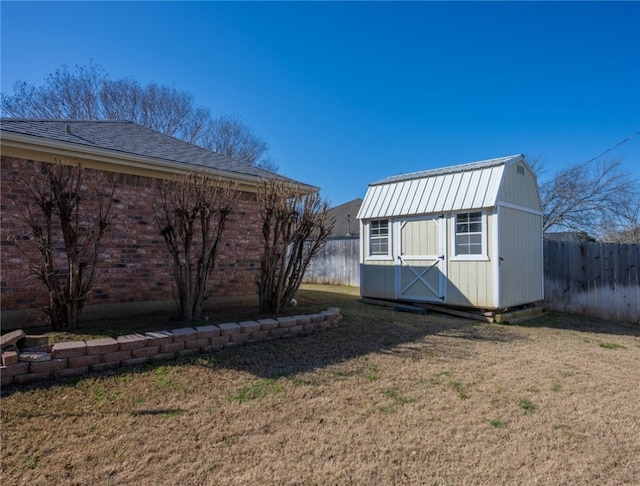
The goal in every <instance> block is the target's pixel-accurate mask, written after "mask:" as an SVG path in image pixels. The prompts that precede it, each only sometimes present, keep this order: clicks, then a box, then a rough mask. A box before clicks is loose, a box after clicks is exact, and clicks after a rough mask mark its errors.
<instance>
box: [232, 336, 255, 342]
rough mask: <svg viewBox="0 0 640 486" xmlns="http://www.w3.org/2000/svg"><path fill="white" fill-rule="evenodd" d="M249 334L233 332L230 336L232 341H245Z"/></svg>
mask: <svg viewBox="0 0 640 486" xmlns="http://www.w3.org/2000/svg"><path fill="white" fill-rule="evenodd" d="M249 336H250V335H249V334H234V335H233V336H231V341H230V342H232V343H246V342H247V341H248V340H249Z"/></svg>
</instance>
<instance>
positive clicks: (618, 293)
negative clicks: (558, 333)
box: [544, 240, 640, 324]
mask: <svg viewBox="0 0 640 486" xmlns="http://www.w3.org/2000/svg"><path fill="white" fill-rule="evenodd" d="M639 248H640V245H638V244H620V243H582V242H571V241H551V240H545V242H544V262H545V263H544V273H545V275H544V278H545V303H546V305H547V306H548V307H549V308H551V309H554V310H558V311H561V312H571V313H575V314H581V315H585V316H591V317H597V318H600V319H604V320H613V321H619V322H628V323H632V324H638V323H640V311H639V309H638V304H639V302H640V300H639V298H638V295H639V293H640V278H639V274H640V271H639V268H638V263H639V262H638V254H639Z"/></svg>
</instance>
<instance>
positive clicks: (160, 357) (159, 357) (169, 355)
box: [150, 352, 176, 360]
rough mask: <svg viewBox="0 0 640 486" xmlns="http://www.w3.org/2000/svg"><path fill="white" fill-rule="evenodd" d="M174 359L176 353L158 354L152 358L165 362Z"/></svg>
mask: <svg viewBox="0 0 640 486" xmlns="http://www.w3.org/2000/svg"><path fill="white" fill-rule="evenodd" d="M175 358H176V353H175V352H172V353H158V354H156V355H155V356H153V357H152V358H150V359H152V360H156V359H157V360H167V359H175Z"/></svg>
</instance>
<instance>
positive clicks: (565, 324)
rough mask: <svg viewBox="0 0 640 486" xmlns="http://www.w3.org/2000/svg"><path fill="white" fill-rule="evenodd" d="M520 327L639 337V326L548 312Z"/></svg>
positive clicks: (521, 324) (523, 323)
mask: <svg viewBox="0 0 640 486" xmlns="http://www.w3.org/2000/svg"><path fill="white" fill-rule="evenodd" d="M519 326H521V327H529V328H550V329H564V330H567V331H579V332H592V333H597V334H612V335H620V336H640V326H633V325H631V324H624V323H620V322H614V321H603V320H600V319H595V318H591V317H585V316H579V315H575V314H563V313H561V312H553V311H552V312H548V313H547V314H545V315H544V316H542V317H539V318H537V319H533V320H531V321H526V322H522V323H520V324H519Z"/></svg>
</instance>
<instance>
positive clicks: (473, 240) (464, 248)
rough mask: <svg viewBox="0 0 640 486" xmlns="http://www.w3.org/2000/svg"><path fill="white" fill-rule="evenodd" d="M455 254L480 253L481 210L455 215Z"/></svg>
mask: <svg viewBox="0 0 640 486" xmlns="http://www.w3.org/2000/svg"><path fill="white" fill-rule="evenodd" d="M456 255H482V212H480V211H478V212H475V213H461V214H457V215H456Z"/></svg>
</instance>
